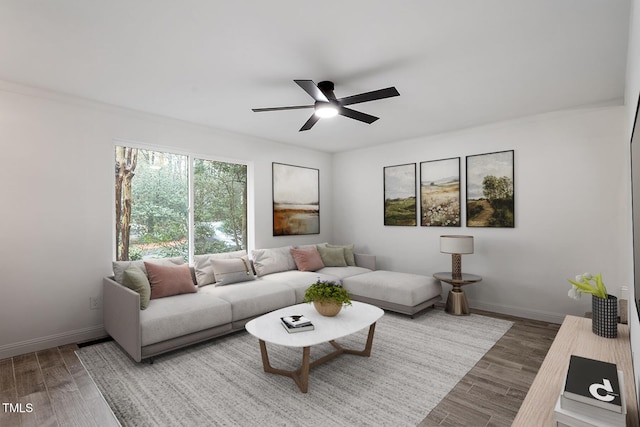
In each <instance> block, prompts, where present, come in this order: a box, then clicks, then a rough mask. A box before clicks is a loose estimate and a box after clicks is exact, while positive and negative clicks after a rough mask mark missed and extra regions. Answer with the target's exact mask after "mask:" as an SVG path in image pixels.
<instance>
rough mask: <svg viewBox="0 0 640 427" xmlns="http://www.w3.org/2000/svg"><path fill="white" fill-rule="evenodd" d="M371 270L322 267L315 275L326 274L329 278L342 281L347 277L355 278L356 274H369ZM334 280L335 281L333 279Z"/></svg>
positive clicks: (354, 267)
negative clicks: (332, 277)
mask: <svg viewBox="0 0 640 427" xmlns="http://www.w3.org/2000/svg"><path fill="white" fill-rule="evenodd" d="M372 271H373V270H369V269H368V268H364V267H356V266H353V267H351V266H347V267H324V268H321V269H320V270H317V271H316V273H322V274H328V275H330V276H334V277H337V278H338V279H340V280H342V279H344V278H347V277H351V276H355V275H356V274H364V273H371V272H372ZM334 280H335V279H334Z"/></svg>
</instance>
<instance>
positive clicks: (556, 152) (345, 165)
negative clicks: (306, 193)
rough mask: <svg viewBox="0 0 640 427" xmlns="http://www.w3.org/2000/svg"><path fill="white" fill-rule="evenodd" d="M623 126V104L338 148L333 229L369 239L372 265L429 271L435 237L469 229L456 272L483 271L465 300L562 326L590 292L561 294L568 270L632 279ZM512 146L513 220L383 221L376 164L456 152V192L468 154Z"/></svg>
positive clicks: (444, 262)
mask: <svg viewBox="0 0 640 427" xmlns="http://www.w3.org/2000/svg"><path fill="white" fill-rule="evenodd" d="M624 124H625V110H624V108H623V107H606V108H597V109H586V110H575V111H568V112H559V113H552V114H546V115H542V116H537V117H529V118H525V119H521V120H516V121H511V122H506V123H499V124H495V125H491V126H485V127H480V128H475V129H469V130H465V131H460V132H454V133H448V134H443V135H439V136H434V137H429V138H418V139H413V140H409V141H402V142H397V143H393V144H387V145H384V146H378V147H375V148H370V149H363V150H358V151H351V152H347V153H341V154H336V155H335V156H334V157H335V159H334V164H333V169H334V218H333V221H334V226H335V236H336V237H337V238H338V239H340V240H342V241H343V242H356V243H364V244H366V249H367V250H368V251H369V252H371V253H374V254H376V255H377V256H378V263H379V267H380V268H386V269H392V270H398V271H407V272H414V273H420V274H429V275H430V274H432V273H435V272H438V271H450V269H451V258H450V256H449V255H445V254H441V253H440V252H439V236H440V235H441V234H471V235H473V236H475V253H474V254H473V255H464V256H463V259H462V269H463V272H468V273H475V274H479V275H481V276H482V277H483V278H484V280H483V281H482V282H481V283H479V284H474V285H470V286H467V288H466V292H467V295H468V297H469V300H470V305H471V306H473V307H477V308H483V309H488V310H492V311H496V312H503V313H509V314H514V315H519V316H523V317H528V318H534V319H541V320H548V321H555V322H558V323H560V322H561V321H562V319H563V317H564V315H566V314H575V315H584V312H585V311H590V298H587V297H583V298H582V300H581V301H579V302H577V301H574V300H572V299H570V298H568V297H567V291H568V290H569V286H570V285H569V284H568V282H567V281H566V279H567V278H573V277H574V276H575V275H576V274H578V273H583V272H585V271H590V272H593V273H598V272H601V273H603V277H604V279H605V283H606V284H607V285H608V286H609V289H610V291H611V293H612V294H617V293H619V287H620V286H621V285H623V284H628V283H629V282H628V280H629V277H628V274H627V273H628V271H629V269H630V256H629V254H628V245H627V236H628V234H629V233H630V230H629V223H630V220H629V216H630V213H629V211H628V205H629V203H628V191H629V182H628V175H627V167H626V165H627V164H628V140H627V138H626V134H625V126H624ZM511 149H513V150H515V221H516V227H515V228H513V229H508V228H467V227H457V228H445V227H420V226H417V227H392V226H386V227H385V226H384V225H383V167H384V166H390V165H396V164H403V163H413V162H416V163H419V162H421V161H428V160H437V159H444V158H450V157H458V156H460V157H461V158H462V159H461V160H462V161H461V169H462V170H461V176H462V183H463V199H464V197H465V195H464V182H465V181H464V179H465V156H467V155H472V154H480V153H489V152H495V151H502V150H511ZM418 170H419V168H418ZM463 217H464V211H463ZM465 223H466V221H465ZM338 236H339V237H338ZM449 289H450V288H449V287H447V288H446V290H445V293H444V294H443V297H445V298H446V292H448V290H449Z"/></svg>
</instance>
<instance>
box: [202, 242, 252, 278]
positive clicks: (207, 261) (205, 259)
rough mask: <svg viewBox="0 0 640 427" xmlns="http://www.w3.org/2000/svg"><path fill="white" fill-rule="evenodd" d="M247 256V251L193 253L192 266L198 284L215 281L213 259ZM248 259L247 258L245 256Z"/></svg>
mask: <svg viewBox="0 0 640 427" xmlns="http://www.w3.org/2000/svg"><path fill="white" fill-rule="evenodd" d="M242 257H245V258H247V251H244V250H242V251H233V252H222V253H218V254H204V255H194V257H193V267H194V271H195V275H196V283H197V284H198V286H206V285H211V284H213V283H215V282H216V275H215V272H214V269H213V265H212V264H211V262H212V261H213V260H214V259H233V258H242ZM247 259H248V258H247Z"/></svg>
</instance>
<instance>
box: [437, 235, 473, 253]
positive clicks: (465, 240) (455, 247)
mask: <svg viewBox="0 0 640 427" xmlns="http://www.w3.org/2000/svg"><path fill="white" fill-rule="evenodd" d="M440 252H442V253H445V254H472V253H473V236H440Z"/></svg>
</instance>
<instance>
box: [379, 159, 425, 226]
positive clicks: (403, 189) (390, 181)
mask: <svg viewBox="0 0 640 427" xmlns="http://www.w3.org/2000/svg"><path fill="white" fill-rule="evenodd" d="M383 178H384V184H383V186H384V225H392V226H415V225H417V220H416V217H417V203H416V164H415V163H408V164H403V165H395V166H385V167H384V168H383Z"/></svg>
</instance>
